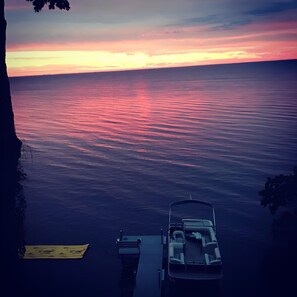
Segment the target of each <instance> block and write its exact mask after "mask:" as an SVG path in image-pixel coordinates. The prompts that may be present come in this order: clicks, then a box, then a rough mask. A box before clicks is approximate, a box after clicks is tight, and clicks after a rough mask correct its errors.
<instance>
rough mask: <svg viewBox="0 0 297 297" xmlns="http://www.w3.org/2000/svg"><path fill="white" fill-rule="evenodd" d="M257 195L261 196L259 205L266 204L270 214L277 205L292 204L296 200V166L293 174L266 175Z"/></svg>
mask: <svg viewBox="0 0 297 297" xmlns="http://www.w3.org/2000/svg"><path fill="white" fill-rule="evenodd" d="M259 195H260V196H262V199H261V205H263V206H264V207H266V206H268V207H269V209H270V211H271V213H272V214H275V213H276V211H277V210H278V209H279V207H285V206H294V204H295V203H296V202H297V166H296V167H295V168H294V172H293V174H289V175H283V174H280V175H277V176H275V177H272V178H271V177H268V179H267V181H266V183H265V188H264V190H261V191H259Z"/></svg>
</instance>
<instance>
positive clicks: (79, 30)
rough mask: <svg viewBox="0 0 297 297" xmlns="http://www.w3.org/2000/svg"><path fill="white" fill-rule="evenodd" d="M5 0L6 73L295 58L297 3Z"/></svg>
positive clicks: (252, 0) (269, 0) (260, 0)
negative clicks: (52, 6) (51, 5)
mask: <svg viewBox="0 0 297 297" xmlns="http://www.w3.org/2000/svg"><path fill="white" fill-rule="evenodd" d="M69 2H70V5H71V10H70V11H68V12H67V11H59V10H57V9H56V10H55V11H49V10H48V9H47V8H44V9H43V10H42V11H41V12H40V13H34V11H33V7H32V4H31V3H29V2H27V1H25V0H6V19H7V21H8V29H7V65H8V70H9V74H10V75H11V76H24V75H39V74H55V73H78V72H94V71H114V70H125V69H141V68H159V67H175V66H188V65H203V64H218V63H235V62H247V61H265V60H280V59H296V58H297V0H278V1H276V0H247V1H246V0H85V1H81V0H70V1H69Z"/></svg>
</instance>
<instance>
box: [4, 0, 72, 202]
mask: <svg viewBox="0 0 297 297" xmlns="http://www.w3.org/2000/svg"><path fill="white" fill-rule="evenodd" d="M27 1H29V2H32V5H33V7H34V10H35V11H36V12H39V11H41V10H42V8H43V7H44V6H48V8H49V9H55V8H56V7H57V8H59V9H66V10H69V9H70V6H69V2H68V1H67V0H27ZM4 8H5V3H4V0H0V186H1V189H0V190H1V191H0V194H1V198H2V197H4V196H5V195H4V193H3V189H2V188H3V185H4V186H5V187H6V188H7V185H8V184H10V183H11V184H13V182H11V180H12V179H13V178H14V175H16V169H17V164H18V160H19V158H20V155H21V146H22V142H21V141H20V140H19V139H18V137H17V135H16V131H15V125H14V114H13V109H12V103H11V94H10V85H9V79H8V75H7V67H6V26H7V23H6V20H5V13H4Z"/></svg>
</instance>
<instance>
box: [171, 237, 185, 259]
mask: <svg viewBox="0 0 297 297" xmlns="http://www.w3.org/2000/svg"><path fill="white" fill-rule="evenodd" d="M169 261H170V263H175V264H185V255H184V244H183V243H181V242H170V243H169Z"/></svg>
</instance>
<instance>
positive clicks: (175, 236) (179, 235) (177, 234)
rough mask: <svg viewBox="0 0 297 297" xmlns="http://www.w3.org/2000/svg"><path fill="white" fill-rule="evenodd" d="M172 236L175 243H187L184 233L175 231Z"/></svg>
mask: <svg viewBox="0 0 297 297" xmlns="http://www.w3.org/2000/svg"><path fill="white" fill-rule="evenodd" d="M172 236H173V239H174V241H175V242H181V243H185V234H184V232H183V231H180V230H175V231H174V232H173V234H172Z"/></svg>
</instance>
